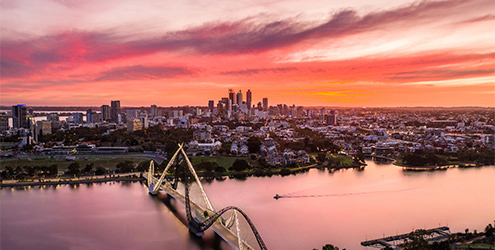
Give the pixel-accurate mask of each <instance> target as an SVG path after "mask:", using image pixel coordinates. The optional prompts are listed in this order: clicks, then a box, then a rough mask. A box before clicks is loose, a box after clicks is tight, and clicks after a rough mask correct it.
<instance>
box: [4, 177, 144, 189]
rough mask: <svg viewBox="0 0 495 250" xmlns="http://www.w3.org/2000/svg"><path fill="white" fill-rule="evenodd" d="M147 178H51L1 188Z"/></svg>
mask: <svg viewBox="0 0 495 250" xmlns="http://www.w3.org/2000/svg"><path fill="white" fill-rule="evenodd" d="M143 180H145V178H144V177H140V176H137V175H136V176H132V177H129V176H125V177H119V176H117V177H107V178H96V179H77V180H73V179H70V180H66V179H59V180H58V181H55V180H50V181H42V182H40V181H38V182H36V181H22V182H12V183H0V188H4V187H7V188H8V187H10V188H14V187H28V186H31V187H34V186H46V185H49V186H52V185H62V184H88V183H103V182H109V181H133V182H135V181H143Z"/></svg>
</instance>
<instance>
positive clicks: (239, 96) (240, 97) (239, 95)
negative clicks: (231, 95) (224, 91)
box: [237, 90, 242, 106]
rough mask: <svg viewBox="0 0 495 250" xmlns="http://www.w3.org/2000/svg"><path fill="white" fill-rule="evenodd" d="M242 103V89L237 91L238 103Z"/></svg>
mask: <svg viewBox="0 0 495 250" xmlns="http://www.w3.org/2000/svg"><path fill="white" fill-rule="evenodd" d="M241 104H242V92H241V90H239V92H237V105H239V106H241Z"/></svg>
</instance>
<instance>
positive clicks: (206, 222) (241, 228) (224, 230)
mask: <svg viewBox="0 0 495 250" xmlns="http://www.w3.org/2000/svg"><path fill="white" fill-rule="evenodd" d="M181 155H182V156H183V159H185V161H186V164H185V165H186V166H183V165H184V164H182V161H180V162H176V160H177V159H178V158H180V156H181ZM174 163H175V164H174ZM154 171H155V167H154V163H153V161H151V163H150V167H149V170H148V174H147V175H146V176H145V178H146V179H147V183H148V190H149V193H150V194H151V195H157V194H158V192H159V191H165V192H166V193H167V194H168V195H170V196H171V197H173V198H174V199H176V200H178V201H180V202H181V203H182V204H184V205H185V208H186V215H187V223H188V227H189V230H190V231H191V232H192V233H194V234H195V235H197V236H202V235H203V234H204V231H205V230H207V229H208V228H210V227H211V228H212V229H213V230H214V231H215V232H216V233H217V234H218V235H219V236H220V237H222V238H223V239H224V240H225V241H226V242H227V243H229V244H230V245H231V246H233V247H235V248H236V249H239V250H241V249H261V250H265V249H267V248H266V245H265V243H264V242H263V239H262V238H261V235H260V234H259V232H258V230H257V229H256V227H255V226H254V224H253V223H252V221H251V220H250V219H249V217H248V216H247V215H246V213H244V212H243V211H242V210H241V209H240V208H238V207H234V206H229V207H225V208H223V209H220V210H218V211H217V210H215V209H214V208H213V206H212V204H211V202H210V200H209V198H208V196H207V195H206V192H205V190H204V189H203V186H202V185H201V182H200V180H199V178H198V175H197V174H196V171H195V170H194V167H193V166H192V164H191V162H190V161H189V158H188V157H187V154H186V152H185V151H184V149H183V144H180V145H179V148H178V149H177V151H176V152H175V154H174V155H173V156H172V158H171V159H170V161H169V162H168V164H167V166H166V167H165V169H164V170H163V172H162V174H161V175H160V178H156V177H155V172H154ZM168 173H170V174H171V175H172V176H174V178H173V180H170V179H172V178H169V179H167V174H168ZM179 180H181V183H180V184H181V186H183V192H184V193H181V192H180V191H181V190H182V188H179ZM191 180H192V181H191ZM172 181H173V182H172ZM193 186H194V187H195V188H196V189H198V190H199V193H200V197H197V199H194V198H196V197H194V198H193V197H191V195H192V193H191V189H192V187H193ZM193 196H194V195H193ZM191 198H193V199H191ZM229 212H231V215H230V216H229V217H228V218H227V219H225V218H223V217H222V215H226V214H227V213H229ZM239 214H240V215H242V216H239ZM239 218H241V219H242V218H243V219H244V220H245V222H246V223H247V225H248V227H246V226H245V225H243V224H242V223H241V222H240V220H239ZM246 228H248V229H246ZM246 230H248V231H251V232H252V234H253V235H254V237H255V239H256V242H250V241H249V240H248V239H249V237H247V235H249V234H250V233H251V232H246ZM254 246H256V247H259V248H254Z"/></svg>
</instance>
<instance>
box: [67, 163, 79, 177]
mask: <svg viewBox="0 0 495 250" xmlns="http://www.w3.org/2000/svg"><path fill="white" fill-rule="evenodd" d="M67 169H68V170H69V172H68V174H70V175H79V172H80V171H81V170H80V169H81V167H80V166H79V163H78V162H73V163H71V164H70V165H69V167H68V168H67Z"/></svg>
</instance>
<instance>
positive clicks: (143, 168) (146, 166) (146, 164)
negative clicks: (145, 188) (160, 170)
mask: <svg viewBox="0 0 495 250" xmlns="http://www.w3.org/2000/svg"><path fill="white" fill-rule="evenodd" d="M154 164H155V166H158V163H156V162H154ZM149 167H150V161H142V162H140V163H139V165H138V166H137V168H136V171H138V172H145V171H148V169H149Z"/></svg>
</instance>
